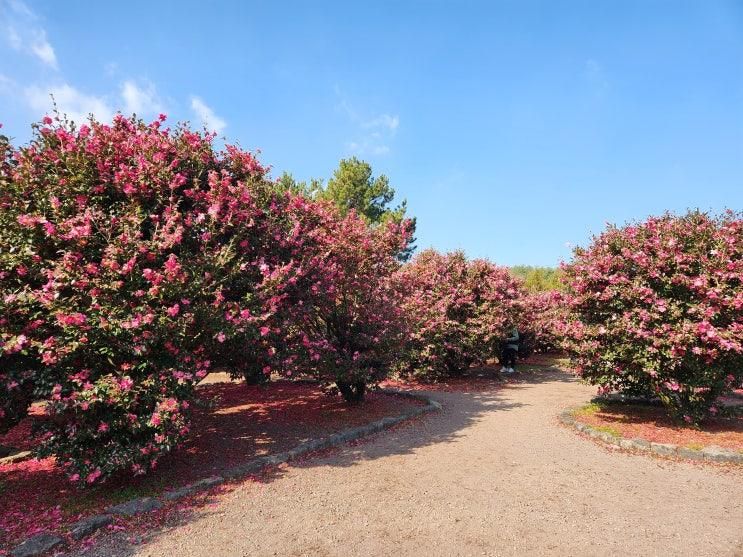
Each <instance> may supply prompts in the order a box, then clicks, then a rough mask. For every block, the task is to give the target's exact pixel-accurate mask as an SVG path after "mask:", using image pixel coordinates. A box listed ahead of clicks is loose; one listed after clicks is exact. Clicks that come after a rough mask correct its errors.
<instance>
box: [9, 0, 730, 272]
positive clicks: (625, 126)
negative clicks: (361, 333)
mask: <svg viewBox="0 0 743 557" xmlns="http://www.w3.org/2000/svg"><path fill="white" fill-rule="evenodd" d="M49 92H54V94H55V98H56V99H57V102H58V104H59V106H60V107H61V108H62V109H63V110H64V111H66V112H68V113H70V114H72V115H76V116H77V117H81V116H80V115H84V114H86V113H87V112H89V111H92V112H94V113H95V114H96V115H97V116H99V117H101V118H108V117H110V115H111V114H112V113H113V112H115V111H116V110H122V111H124V112H129V111H136V112H137V113H138V114H140V115H142V116H144V117H146V118H150V117H153V116H155V115H156V114H157V113H158V112H160V111H162V112H165V113H167V114H168V115H169V117H170V118H171V120H190V121H191V122H193V123H194V124H197V125H201V124H202V123H206V125H208V126H209V127H210V128H211V129H216V130H217V131H219V133H220V134H222V135H224V136H226V137H227V138H228V140H229V141H237V142H239V143H240V144H241V145H242V146H243V147H246V148H250V149H260V150H261V151H262V155H261V158H262V160H263V161H264V162H265V163H268V164H271V165H272V166H273V168H274V169H275V170H274V174H275V175H278V174H280V173H281V172H282V171H284V170H288V171H290V172H292V173H293V174H294V176H295V177H297V178H300V179H305V178H309V177H318V178H325V177H328V176H329V175H330V174H331V173H332V170H333V169H334V168H335V166H336V165H337V162H338V160H339V159H340V158H341V157H347V156H351V155H357V156H359V157H360V158H363V159H365V160H367V161H369V162H370V163H371V164H372V165H373V168H374V170H375V171H376V172H377V173H384V174H386V175H387V176H388V177H389V178H390V181H391V183H392V185H393V186H394V187H395V188H396V189H397V191H398V195H399V196H400V197H404V198H407V200H408V206H409V208H410V212H411V214H413V215H415V216H417V217H418V238H419V241H418V245H419V246H420V247H428V246H433V247H436V248H437V249H440V250H450V249H457V248H461V249H464V250H465V251H466V252H467V253H468V254H469V255H471V256H473V257H488V258H490V259H492V260H494V261H496V262H498V263H502V264H506V265H512V264H519V263H523V264H534V265H555V264H557V263H558V261H560V260H561V259H566V258H569V256H570V247H569V246H571V245H585V244H586V243H587V242H588V241H589V240H590V237H591V235H592V234H594V233H597V232H599V231H600V230H601V229H602V228H603V227H604V225H605V223H606V222H614V223H623V222H625V221H627V220H632V219H640V218H644V217H646V216H647V215H650V214H656V213H661V212H663V211H665V210H672V211H677V212H678V211H684V210H685V209H686V208H688V207H699V208H702V209H711V210H713V211H719V210H722V209H723V208H725V207H729V208H733V209H737V210H741V209H743V3H741V2H717V1H713V0H709V1H703V2H700V1H695V2H682V1H679V2H669V1H653V0H643V1H640V2H631V1H629V0H627V1H622V2H610V1H603V2H591V1H586V2H516V1H514V2H464V1H463V2H454V1H451V2H432V1H431V2H423V1H418V2H401V1H381V0H374V1H373V2H372V1H369V2H348V1H345V2H322V1H315V2H309V1H307V2H286V3H284V2H278V1H265V2H260V3H259V2H247V1H245V2H219V3H218V2H214V3H212V2H187V1H183V0H180V1H177V2H176V1H172V2H153V1H151V0H150V1H147V2H139V1H127V2H93V1H90V2H82V1H73V2H57V1H53V0H48V1H41V0H40V1H31V0H25V2H20V1H18V0H13V1H11V0H0V122H2V123H3V124H4V132H5V133H6V134H8V135H11V136H12V137H14V138H16V141H17V142H18V143H22V142H25V141H27V140H28V138H29V133H30V127H29V124H30V122H32V121H34V120H38V119H39V118H41V116H43V114H44V113H45V112H46V110H47V106H48V104H49V101H48V93H49Z"/></svg>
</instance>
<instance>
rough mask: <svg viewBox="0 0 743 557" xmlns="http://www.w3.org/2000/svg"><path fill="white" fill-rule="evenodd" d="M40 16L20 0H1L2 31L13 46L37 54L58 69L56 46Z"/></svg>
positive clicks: (21, 50)
mask: <svg viewBox="0 0 743 557" xmlns="http://www.w3.org/2000/svg"><path fill="white" fill-rule="evenodd" d="M38 19H39V18H38V17H37V16H36V14H34V13H33V12H32V11H31V9H30V8H29V7H28V6H26V4H24V3H23V2H21V1H20V0H6V1H5V2H0V32H2V34H3V36H4V37H5V41H6V42H7V43H8V45H10V47H11V48H13V49H14V50H16V51H18V52H25V53H27V54H30V55H32V56H35V57H36V58H37V59H38V60H39V61H41V62H42V63H43V64H44V65H46V66H49V67H50V68H53V69H55V70H56V69H58V64H57V55H56V54H55V52H54V47H52V45H51V43H50V42H49V40H48V39H47V37H46V31H45V30H44V29H43V28H42V27H41V26H40V24H39V21H38Z"/></svg>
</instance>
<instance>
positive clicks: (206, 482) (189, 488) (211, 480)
mask: <svg viewBox="0 0 743 557" xmlns="http://www.w3.org/2000/svg"><path fill="white" fill-rule="evenodd" d="M222 482H224V478H223V477H222V476H210V477H208V478H204V479H201V480H199V481H197V482H194V483H192V484H188V485H185V486H183V487H181V488H178V489H174V490H172V491H166V492H165V494H164V495H163V498H164V499H167V500H168V501H175V500H176V499H180V498H181V497H186V496H187V495H191V494H192V493H196V492H197V491H201V490H202V489H209V488H210V487H213V486H215V485H219V484H221V483H222Z"/></svg>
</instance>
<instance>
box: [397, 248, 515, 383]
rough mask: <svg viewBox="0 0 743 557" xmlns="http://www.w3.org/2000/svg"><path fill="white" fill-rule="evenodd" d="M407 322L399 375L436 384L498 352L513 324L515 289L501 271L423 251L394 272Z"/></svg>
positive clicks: (486, 264) (481, 262)
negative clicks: (428, 380)
mask: <svg viewBox="0 0 743 557" xmlns="http://www.w3.org/2000/svg"><path fill="white" fill-rule="evenodd" d="M398 283H399V285H400V286H399V288H400V289H401V291H402V292H404V293H405V300H404V303H403V310H404V312H405V315H406V318H407V320H408V324H409V330H410V333H409V337H408V339H407V343H406V349H405V352H404V357H403V360H402V361H401V362H400V366H399V368H400V371H401V372H402V373H404V374H410V375H413V376H416V377H420V378H423V379H430V380H436V379H441V378H443V377H446V376H450V375H453V374H458V373H461V372H462V371H464V370H466V369H467V368H468V367H469V366H470V365H472V364H473V363H475V362H485V361H486V360H488V359H490V358H493V357H495V356H498V355H499V354H500V344H501V340H502V339H503V338H504V334H505V332H506V329H507V328H508V327H511V326H513V325H514V324H515V323H517V322H518V320H519V315H520V311H521V309H520V304H519V301H518V300H519V296H520V290H519V286H518V283H517V281H516V279H514V278H513V277H512V276H511V275H510V274H509V272H508V270H507V269H505V268H501V267H497V266H495V265H493V264H491V263H489V262H488V261H485V260H475V261H468V260H467V259H466V257H465V256H464V254H463V253H461V252H454V253H449V254H445V255H442V254H439V253H437V252H435V251H433V250H427V251H423V252H421V253H420V254H418V255H417V256H416V257H415V258H414V259H413V260H412V261H411V262H410V263H408V264H406V265H405V266H404V267H403V268H402V270H401V271H400V273H399V274H398Z"/></svg>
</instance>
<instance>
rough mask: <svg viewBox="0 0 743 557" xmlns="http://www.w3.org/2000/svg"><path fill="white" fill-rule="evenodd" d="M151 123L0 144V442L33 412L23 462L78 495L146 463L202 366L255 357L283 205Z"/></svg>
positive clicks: (120, 122) (208, 153) (255, 173)
mask: <svg viewBox="0 0 743 557" xmlns="http://www.w3.org/2000/svg"><path fill="white" fill-rule="evenodd" d="M163 121H164V117H161V118H160V119H158V120H157V121H155V122H153V123H152V124H145V123H144V122H141V121H138V120H134V119H127V118H124V117H122V116H117V117H116V118H115V119H114V121H113V123H112V124H111V125H106V124H101V123H98V122H95V121H91V122H90V123H89V125H82V126H80V127H79V128H75V127H74V125H72V124H69V123H67V122H65V121H62V120H61V119H60V118H58V117H57V118H50V117H46V118H44V121H43V123H42V124H41V125H39V126H37V128H36V131H35V135H34V138H33V139H32V141H31V142H30V144H29V145H27V146H25V147H22V148H20V149H13V148H11V147H10V146H9V145H8V142H7V139H5V138H3V143H2V146H3V153H2V154H3V160H2V162H1V163H0V164H1V166H0V169H2V174H0V289H1V290H2V292H1V296H0V431H4V430H7V429H8V428H9V427H11V426H12V425H13V424H15V423H17V422H18V421H19V420H20V419H21V418H22V417H23V416H24V415H25V414H26V412H27V409H28V407H29V404H31V402H32V401H35V400H41V401H45V402H46V405H45V409H46V416H45V418H44V419H42V420H40V421H39V423H38V424H37V425H38V427H39V428H41V439H42V444H41V447H40V449H39V451H38V453H39V455H41V456H43V455H54V456H56V457H57V459H58V461H59V462H60V463H61V464H62V465H63V466H65V467H66V468H67V469H68V471H69V474H70V476H71V477H72V478H73V479H79V480H84V481H86V482H88V483H93V482H95V481H97V480H99V479H102V478H105V477H107V476H109V475H111V474H112V473H114V472H116V471H118V470H121V469H125V468H131V470H132V471H133V472H134V473H142V472H144V471H146V470H147V469H148V468H150V467H153V466H154V465H155V464H156V462H157V460H158V459H159V457H160V456H161V455H162V454H163V453H164V452H167V451H168V450H170V449H171V448H172V447H173V446H174V445H175V444H177V443H178V442H179V440H181V439H182V438H183V437H184V436H185V435H186V434H187V433H188V430H189V423H188V409H189V405H190V401H191V399H192V398H193V394H194V392H193V391H194V384H195V382H197V381H198V380H199V379H200V378H202V377H204V376H205V375H206V373H207V372H208V371H209V370H210V369H212V367H213V366H214V365H215V364H226V363H230V362H234V361H237V360H238V359H239V360H240V361H241V362H245V363H243V366H244V367H245V368H250V369H253V368H255V367H257V366H260V364H261V362H262V361H268V360H269V359H270V358H271V357H272V350H271V347H270V346H268V345H267V343H264V342H262V341H261V339H262V338H263V336H265V335H263V334H262V332H261V331H262V330H263V328H264V327H265V326H266V323H268V322H270V320H271V317H272V315H271V304H272V303H273V304H274V305H278V301H277V300H281V299H282V288H281V287H282V284H281V283H280V281H277V280H272V277H273V276H274V275H276V274H277V273H279V271H277V269H278V268H281V269H283V268H284V267H285V265H279V260H281V258H282V254H281V253H280V251H281V249H285V248H286V246H285V244H286V241H285V239H286V238H291V235H292V230H291V226H292V223H291V222H290V221H289V220H287V219H286V218H284V212H283V208H284V207H285V206H286V205H288V204H289V203H290V202H291V199H290V197H287V196H285V195H283V194H280V193H278V192H276V191H275V188H273V187H272V184H271V182H269V181H268V180H267V179H266V177H265V170H264V169H263V168H262V167H261V166H260V164H259V163H258V162H257V161H256V160H255V158H254V157H253V156H252V155H251V154H250V153H247V152H244V151H241V150H239V149H237V148H235V147H231V146H228V147H226V148H225V150H224V151H223V152H219V153H218V152H217V151H215V149H214V147H213V145H212V139H213V137H212V136H211V135H209V134H200V133H194V132H192V131H189V130H188V129H186V128H184V127H179V128H177V129H175V130H170V129H163ZM276 253H279V255H278V256H277V257H274V258H273V259H271V258H270V257H269V255H275V254H276ZM272 265H273V266H272ZM290 275H291V272H290V271H282V274H281V279H282V281H283V280H290V279H291V276H290ZM236 340H237V342H236ZM237 351H239V353H240V356H241V358H238V356H237V355H236V352H237ZM246 373H247V371H246Z"/></svg>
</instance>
